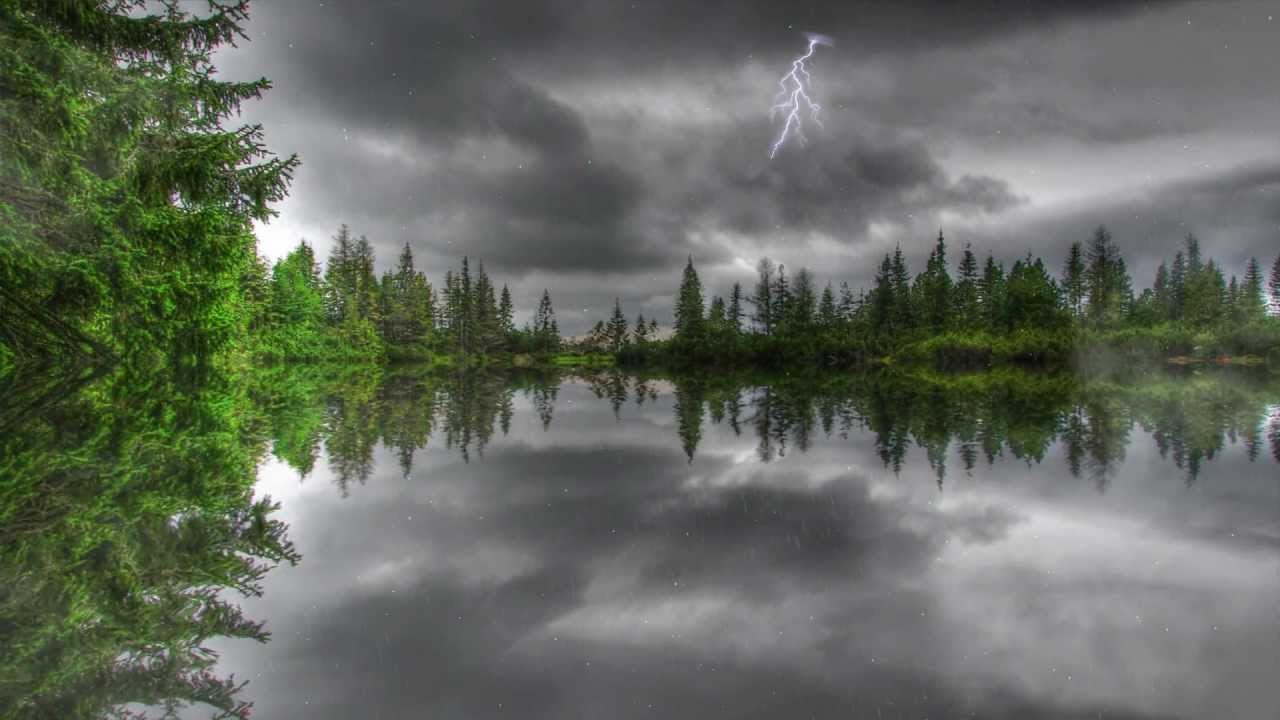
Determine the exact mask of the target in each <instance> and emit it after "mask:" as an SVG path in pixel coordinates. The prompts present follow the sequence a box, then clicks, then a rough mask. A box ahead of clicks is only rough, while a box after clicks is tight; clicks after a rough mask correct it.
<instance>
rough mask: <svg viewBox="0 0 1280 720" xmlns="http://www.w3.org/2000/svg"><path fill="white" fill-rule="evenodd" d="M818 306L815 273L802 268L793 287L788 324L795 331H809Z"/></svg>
mask: <svg viewBox="0 0 1280 720" xmlns="http://www.w3.org/2000/svg"><path fill="white" fill-rule="evenodd" d="M817 306H818V294H817V291H816V289H815V288H814V281H813V273H811V272H809V270H808V268H800V272H798V273H796V279H795V283H794V285H793V287H792V289H791V303H790V307H789V308H788V315H787V320H788V325H789V326H790V328H791V330H792V331H793V332H798V333H807V332H809V331H810V330H811V329H812V328H813V322H814V312H815V310H816V309H817Z"/></svg>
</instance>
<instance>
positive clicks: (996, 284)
mask: <svg viewBox="0 0 1280 720" xmlns="http://www.w3.org/2000/svg"><path fill="white" fill-rule="evenodd" d="M978 291H979V296H980V297H979V299H980V302H981V304H982V319H983V326H984V327H986V328H988V329H991V330H998V329H1000V328H1004V327H1006V319H1005V316H1006V313H1005V310H1006V308H1005V277H1004V265H1002V264H1001V263H998V262H996V259H995V258H994V257H992V256H991V255H990V254H988V255H987V262H986V264H985V265H984V266H983V268H982V282H981V283H979V285H978Z"/></svg>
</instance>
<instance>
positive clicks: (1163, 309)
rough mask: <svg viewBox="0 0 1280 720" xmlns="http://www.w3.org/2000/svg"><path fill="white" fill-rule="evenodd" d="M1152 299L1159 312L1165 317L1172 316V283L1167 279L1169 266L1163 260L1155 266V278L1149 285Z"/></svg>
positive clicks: (1170, 317)
mask: <svg viewBox="0 0 1280 720" xmlns="http://www.w3.org/2000/svg"><path fill="white" fill-rule="evenodd" d="M1151 293H1152V300H1153V301H1154V303H1155V305H1156V308H1157V309H1158V311H1159V313H1160V314H1161V315H1162V316H1163V317H1164V318H1166V319H1172V317H1173V308H1174V302H1173V283H1172V282H1171V281H1170V279H1169V267H1168V266H1167V265H1165V264H1164V263H1163V262H1162V263H1160V265H1159V267H1157V268H1156V279H1155V282H1154V283H1152V285H1151Z"/></svg>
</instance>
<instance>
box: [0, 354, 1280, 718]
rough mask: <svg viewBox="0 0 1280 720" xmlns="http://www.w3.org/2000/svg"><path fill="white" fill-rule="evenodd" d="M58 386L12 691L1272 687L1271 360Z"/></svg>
mask: <svg viewBox="0 0 1280 720" xmlns="http://www.w3.org/2000/svg"><path fill="white" fill-rule="evenodd" d="M50 394H51V393H43V395H42V397H41V399H40V401H39V402H38V403H34V404H33V403H27V404H24V405H23V407H24V408H26V410H24V422H22V423H21V424H20V425H10V426H9V427H10V428H11V429H10V430H9V431H7V432H5V433H4V434H3V436H2V437H0V442H2V443H3V445H0V459H2V460H3V465H2V467H3V469H4V478H5V485H4V488H5V493H6V495H5V496H4V504H3V511H4V515H3V517H2V518H0V528H2V530H0V532H2V533H3V537H2V538H0V539H3V541H4V542H3V545H2V550H0V573H2V575H0V647H2V648H3V661H2V665H0V708H2V709H3V712H0V715H3V716H6V717H9V716H12V717H96V716H101V715H103V714H110V713H115V714H116V715H117V716H121V717H125V716H128V713H130V712H136V711H140V710H141V709H142V708H143V707H144V706H150V708H151V709H152V710H153V711H155V710H156V709H157V708H159V713H160V714H163V713H164V712H165V711H166V707H167V708H168V709H171V710H173V712H174V713H175V714H178V715H180V716H182V717H207V716H208V714H209V712H208V710H209V708H214V709H215V711H216V712H217V713H220V714H221V716H225V717H236V716H240V717H243V716H246V715H247V714H248V712H249V707H250V706H249V703H252V705H253V715H254V716H255V717H268V718H271V717H281V718H288V717H299V716H305V717H318V718H326V717H332V718H349V717H372V718H379V717H381V718H396V717H419V716H428V717H445V718H449V717H459V718H464V717H465V718H476V717H480V718H483V717H512V718H514V717H519V718H529V717H547V718H561V717H610V718H630V717H655V716H662V717H672V718H684V717H689V718H692V717H698V718H702V717H837V716H838V717H855V718H877V720H879V719H881V718H906V717H912V718H915V717H969V716H977V717H988V718H1039V717H1043V718H1059V717H1066V718H1075V717H1079V718H1092V717H1099V716H1101V717H1107V718H1171V717H1185V718H1199V717H1211V716H1221V717H1273V716H1275V715H1276V712H1277V710H1280V707H1278V706H1277V701H1276V699H1275V694H1274V692H1272V684H1273V680H1272V678H1273V677H1274V676H1275V674H1276V673H1277V672H1280V653H1277V644H1276V641H1275V637H1274V633H1272V632H1269V630H1270V629H1272V628H1274V621H1275V618H1274V612H1275V604H1274V603H1275V597H1277V594H1278V593H1280V572H1278V571H1280V559H1278V558H1280V553H1278V552H1277V551H1278V550H1280V517H1278V515H1277V507H1278V503H1280V494H1278V493H1280V482H1278V481H1277V477H1278V473H1277V462H1280V407H1278V406H1277V404H1276V403H1277V400H1278V399H1280V381H1278V380H1277V378H1276V377H1275V376H1272V375H1267V374H1265V373H1263V374H1249V373H1241V374H1232V373H1219V372H1214V373H1199V374H1197V373H1178V374H1168V373H1163V372H1160V373H1152V374H1145V375H1141V376H1108V377H1093V378H1081V377H1079V376H1073V375H1033V374H1025V373H1016V372H999V373H988V374H983V375H945V376H941V375H931V374H905V373H896V372H895V373H880V374H874V375H847V376H839V375H813V376H805V375H800V374H795V375H789V376H788V375H784V376H754V375H749V374H736V375H735V374H721V375H716V376H681V377H656V376H655V377H645V376H632V375H626V374H623V373H619V372H612V371H607V372H599V373H593V374H590V375H586V376H567V375H559V374H549V373H537V372H523V373H516V374H501V373H489V372H463V373H447V374H433V373H423V372H418V371H414V370H412V369H405V368H402V369H396V370H393V371H388V372H376V371H375V372H367V371H366V372H346V373H338V374H334V373H331V372H326V371H322V370H319V369H315V368H311V369H301V370H293V369H279V370H276V371H273V372H261V373H255V374H253V375H252V376H250V377H249V378H248V381H247V382H246V381H245V379H244V378H242V379H241V380H240V381H239V382H235V383H232V382H229V381H221V382H219V381H216V380H206V381H205V382H203V383H200V384H199V385H196V386H187V385H183V386H179V385H176V384H173V383H161V382H158V381H154V380H152V381H150V382H149V383H144V382H140V381H139V380H138V379H136V378H108V379H106V380H102V379H96V380H93V381H91V382H84V383H81V384H79V385H74V386H72V387H71V388H70V389H68V390H66V391H65V392H63V393H61V394H60V395H59V394H57V393H52V395H54V399H52V400H51V399H50V397H49V396H50ZM32 408H36V409H35V410H33V409H32ZM255 474H256V476H257V478H258V484H257V487H256V488H253V487H251V483H252V481H253V478H254V476H255ZM271 497H275V498H278V499H279V504H278V506H277V504H276V502H275V501H272V500H270V499H269V498H271ZM286 530H287V531H288V537H287V538H286V535H285V533H286ZM295 543H296V549H295ZM300 554H301V555H302V556H305V558H306V559H305V561H303V562H300V563H298V564H297V565H296V566H293V565H292V563H293V562H294V561H296V560H298V558H299V555H300ZM276 564H282V566H281V567H279V568H277V569H275V570H273V571H271V572H270V573H268V572H267V571H268V569H269V568H270V567H272V566H274V565H276ZM261 591H265V592H263V593H262V594H259V593H260V592H261ZM264 623H267V625H264ZM268 627H269V629H270V631H271V638H272V640H271V642H270V643H267V644H265V645H264V644H259V643H245V642H243V639H257V640H265V639H266V638H267V629H268ZM235 638H240V639H241V640H234V639H235ZM245 680H248V681H249V684H248V685H247V686H244V685H243V683H244V681H245ZM183 704H192V705H193V706H195V707H196V708H198V709H196V710H186V711H182V710H179V707H180V706H181V705H183ZM153 714H155V713H154V712H153Z"/></svg>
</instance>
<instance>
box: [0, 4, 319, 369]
mask: <svg viewBox="0 0 1280 720" xmlns="http://www.w3.org/2000/svg"><path fill="white" fill-rule="evenodd" d="M182 7H183V6H180V5H179V4H178V3H165V4H163V5H162V6H161V7H158V8H153V7H150V6H149V5H144V3H142V2H135V1H129V0H122V1H119V2H108V1H107V0H59V1H58V2H36V1H33V0H5V1H4V2H0V248H4V250H3V251H2V252H0V299H2V301H3V304H4V308H5V309H4V321H3V322H0V345H3V346H6V347H8V348H9V350H11V351H12V352H14V353H15V354H16V356H18V357H20V358H21V357H26V356H29V357H31V358H33V359H35V358H37V357H43V358H44V360H46V361H50V362H56V361H58V360H61V359H64V358H66V357H68V356H76V357H81V358H89V359H94V360H106V359H108V358H109V357H111V356H113V355H114V356H115V357H116V358H117V359H121V360H126V361H128V362H130V363H133V362H135V361H136V362H137V363H138V365H139V366H143V365H147V366H150V365H159V364H164V363H169V364H171V365H173V366H182V367H195V366H203V365H207V364H209V363H210V362H211V361H212V360H213V359H214V358H215V356H217V355H219V354H221V353H223V352H224V351H228V350H232V349H234V345H235V344H236V343H237V342H239V341H242V340H243V339H244V331H245V323H246V322H247V321H248V319H249V317H250V313H251V311H252V307H251V304H250V303H248V302H246V298H245V297H244V296H243V292H244V290H243V288H242V283H241V281H242V278H244V277H246V276H249V275H256V276H258V277H260V278H262V277H265V272H264V268H263V267H262V266H261V264H260V263H259V261H258V257H257V253H256V249H255V239H254V236H253V222H254V221H265V220H267V219H269V218H270V217H271V216H272V215H273V214H274V211H273V210H272V208H271V206H272V205H273V204H274V203H276V202H278V201H279V200H280V199H282V198H283V197H284V195H285V192H286V189H287V187H288V183H289V179H290V177H291V174H292V172H293V170H294V168H295V167H296V165H297V160H296V159H295V158H292V157H290V158H286V159H281V158H277V157H274V156H273V155H272V154H271V153H270V152H269V151H268V150H267V149H266V146H265V143H264V140H263V131H262V128H261V127H259V126H257V125H246V126H237V120H236V118H237V117H238V116H239V113H240V111H241V109H242V107H241V106H242V104H243V103H244V102H246V101H248V100H252V99H255V98H258V97H260V96H261V95H262V93H263V92H265V91H266V90H267V89H269V88H270V82H269V81H268V80H266V79H265V78H262V79H258V80H252V81H247V82H236V81H227V80H224V79H222V78H221V77H220V76H219V75H217V74H216V73H215V72H214V67H213V55H214V54H215V52H217V51H218V50H219V49H220V48H222V47H225V46H226V45H229V44H231V43H233V42H234V41H235V40H236V39H237V38H241V37H244V32H243V30H242V25H243V23H244V22H245V21H246V20H247V17H248V2H247V1H243V0H242V1H239V2H237V1H235V0H228V1H226V2H222V3H217V4H215V5H213V6H211V7H209V8H208V12H207V13H205V14H204V15H203V16H201V17H196V16H193V15H191V14H189V13H187V12H186V11H185V10H183V9H182ZM259 299H260V300H262V299H265V298H259ZM154 308H163V312H154V311H153V310H152V309H154ZM143 315H145V316H146V317H147V320H146V321H145V322H140V321H139V317H140V316H143ZM5 354H6V353H5V352H4V349H3V348H2V347H0V356H3V355H5Z"/></svg>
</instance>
